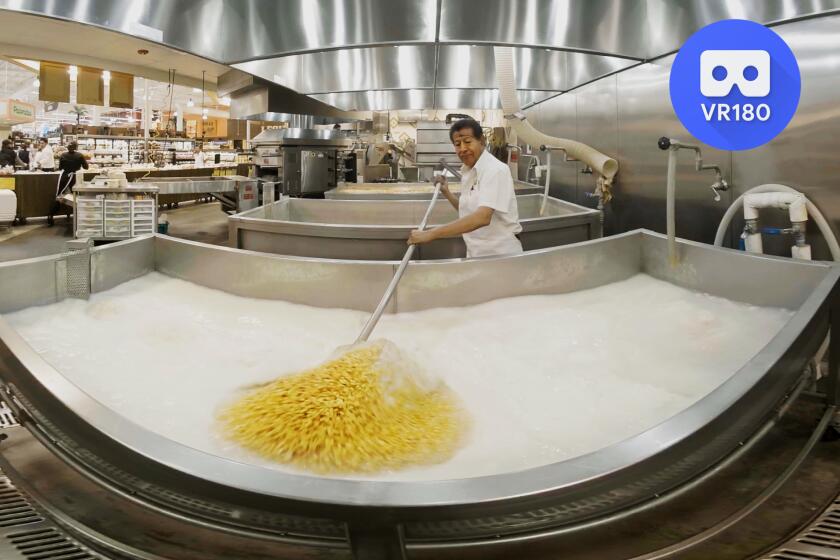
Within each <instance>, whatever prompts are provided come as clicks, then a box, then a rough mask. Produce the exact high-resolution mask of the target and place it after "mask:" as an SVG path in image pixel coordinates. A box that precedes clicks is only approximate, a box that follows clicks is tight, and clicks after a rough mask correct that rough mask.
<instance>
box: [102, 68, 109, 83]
mask: <svg viewBox="0 0 840 560" xmlns="http://www.w3.org/2000/svg"><path fill="white" fill-rule="evenodd" d="M102 81H103V82H105V83H106V84H107V83H108V82H110V81H111V72H110V71H108V70H103V71H102Z"/></svg>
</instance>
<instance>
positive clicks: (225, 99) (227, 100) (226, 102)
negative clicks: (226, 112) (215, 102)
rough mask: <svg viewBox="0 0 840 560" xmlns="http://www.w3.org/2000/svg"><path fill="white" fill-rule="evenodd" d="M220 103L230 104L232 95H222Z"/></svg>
mask: <svg viewBox="0 0 840 560" xmlns="http://www.w3.org/2000/svg"><path fill="white" fill-rule="evenodd" d="M219 103H221V104H222V105H230V97H227V96H225V97H220V98H219Z"/></svg>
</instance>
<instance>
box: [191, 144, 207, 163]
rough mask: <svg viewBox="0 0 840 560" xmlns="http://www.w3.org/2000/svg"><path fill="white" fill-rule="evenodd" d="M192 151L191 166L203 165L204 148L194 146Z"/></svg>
mask: <svg viewBox="0 0 840 560" xmlns="http://www.w3.org/2000/svg"><path fill="white" fill-rule="evenodd" d="M194 153H195V155H194V157H195V161H194V162H193V167H204V159H205V158H204V150H202V149H201V148H199V147H196V148H195V150H194Z"/></svg>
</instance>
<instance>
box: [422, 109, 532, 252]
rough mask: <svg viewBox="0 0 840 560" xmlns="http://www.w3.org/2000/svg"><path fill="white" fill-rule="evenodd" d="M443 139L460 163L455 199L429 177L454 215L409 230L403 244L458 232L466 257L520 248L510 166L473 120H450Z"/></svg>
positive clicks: (443, 180)
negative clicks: (496, 154)
mask: <svg viewBox="0 0 840 560" xmlns="http://www.w3.org/2000/svg"><path fill="white" fill-rule="evenodd" d="M449 139H450V140H452V144H453V145H454V146H455V152H456V153H457V154H458V158H459V159H460V160H461V163H463V165H462V166H461V175H462V177H461V196H460V198H458V197H456V196H455V195H453V194H452V192H451V191H450V190H449V184H448V181H447V180H446V177H444V176H442V175H441V176H438V177H436V178H435V181H436V182H437V181H440V182H441V193H443V195H444V196H445V197H446V198H447V200H449V202H450V203H451V204H452V206H454V207H455V209H456V210H458V216H459V217H458V219H457V220H455V221H454V222H450V223H448V224H445V225H442V226H438V227H436V228H432V229H428V230H424V231H419V230H415V231H412V232H411V235H410V237H409V238H408V243H409V244H421V243H428V242H430V241H434V240H435V239H440V238H443V237H455V236H458V235H462V236H463V238H464V243H466V245H467V257H469V258H472V257H487V256H490V255H511V254H515V253H521V252H522V244H521V243H520V242H519V239H518V238H517V237H516V234H518V233H519V232H521V231H522V226H521V225H520V224H519V209H518V207H517V203H516V193H515V191H514V189H513V178H512V177H511V174H510V169H509V168H508V166H507V165H505V164H504V163H502V162H501V161H499V160H498V159H496V158H495V157H493V155H492V154H491V153H490V152H488V151H487V150H486V149H485V148H486V145H487V141H486V139H485V138H484V133H483V131H482V130H481V125H480V124H478V122H476V121H475V120H474V119H462V120H459V121H457V122H455V123H454V124H453V125H452V127H451V128H450V129H449Z"/></svg>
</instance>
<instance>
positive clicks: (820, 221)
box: [715, 183, 840, 262]
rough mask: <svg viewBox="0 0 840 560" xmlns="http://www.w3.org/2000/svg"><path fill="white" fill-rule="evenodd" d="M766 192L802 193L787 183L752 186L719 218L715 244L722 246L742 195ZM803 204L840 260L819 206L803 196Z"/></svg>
mask: <svg viewBox="0 0 840 560" xmlns="http://www.w3.org/2000/svg"><path fill="white" fill-rule="evenodd" d="M766 192H785V193H793V194H802V193H800V192H799V191H797V190H796V189H793V188H791V187H788V186H787V185H777V184H772V183H771V184H767V185H759V186H757V187H753V188H751V189H750V190H748V191H747V192H745V193H744V194H742V195H741V196H739V197H738V198H737V200H735V202H733V203H732V205H731V206H730V207H729V208H728V209H727V210H726V213H725V214H724V215H723V218H722V219H721V220H720V225H719V226H718V229H717V233H716V234H715V246H716V247H722V246H723V238H724V236H725V235H726V230H727V229H729V226H730V224H731V223H732V218H734V217H735V214H737V213H738V211H739V210H741V208H742V207H743V205H744V196H746V195H748V194H754V193H766ZM805 206H806V208H807V209H808V214H809V215H810V216H811V217H812V218H814V222H815V223H816V224H817V227H818V228H819V229H820V233H822V235H823V237H824V238H825V241H826V243H828V249H829V250H830V251H831V259H832V260H834V261H835V262H840V245H838V244H837V238H836V237H835V236H834V232H833V231H832V230H831V226H830V225H828V221H827V220H826V219H825V216H823V214H822V212H820V210H819V208H817V207H816V206H814V203H813V202H811V201H810V200H808V198H807V197H806V198H805Z"/></svg>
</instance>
